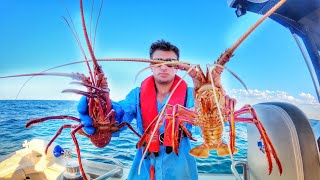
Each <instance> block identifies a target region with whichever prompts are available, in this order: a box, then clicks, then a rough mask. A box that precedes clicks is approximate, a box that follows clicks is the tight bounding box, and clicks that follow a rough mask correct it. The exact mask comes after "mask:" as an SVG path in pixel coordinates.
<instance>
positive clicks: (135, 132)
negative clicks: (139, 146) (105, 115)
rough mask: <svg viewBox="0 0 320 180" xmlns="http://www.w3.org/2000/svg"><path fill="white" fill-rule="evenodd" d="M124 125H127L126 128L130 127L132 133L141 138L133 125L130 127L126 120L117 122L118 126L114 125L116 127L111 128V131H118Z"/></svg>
mask: <svg viewBox="0 0 320 180" xmlns="http://www.w3.org/2000/svg"><path fill="white" fill-rule="evenodd" d="M124 126H128V128H129V129H131V131H132V132H133V133H134V134H136V135H137V136H138V137H139V138H141V135H140V134H139V133H138V132H137V131H136V130H134V129H133V127H132V126H131V125H130V124H129V123H127V122H124V123H121V124H119V125H118V126H116V128H114V129H111V131H112V133H114V132H117V131H119V130H120V129H121V128H123V127H124Z"/></svg>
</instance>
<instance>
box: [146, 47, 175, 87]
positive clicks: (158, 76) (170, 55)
mask: <svg viewBox="0 0 320 180" xmlns="http://www.w3.org/2000/svg"><path fill="white" fill-rule="evenodd" d="M152 59H162V60H168V59H178V57H177V55H176V54H175V53H174V52H173V51H162V50H156V51H155V52H154V53H153V55H152ZM151 71H152V72H153V76H154V79H155V81H156V82H157V83H159V84H168V83H171V82H173V80H174V77H175V75H176V73H177V71H178V70H177V69H175V68H174V67H169V66H167V65H162V66H156V67H151Z"/></svg>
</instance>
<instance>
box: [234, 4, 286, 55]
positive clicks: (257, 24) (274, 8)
mask: <svg viewBox="0 0 320 180" xmlns="http://www.w3.org/2000/svg"><path fill="white" fill-rule="evenodd" d="M285 2H286V0H280V2H278V3H277V4H276V5H275V6H274V7H272V8H271V9H270V10H269V11H268V12H267V13H266V14H265V15H263V17H262V18H260V19H259V21H257V22H256V23H255V24H254V25H253V26H252V27H251V28H250V29H249V30H248V31H247V32H246V33H245V34H244V35H243V36H242V37H241V38H240V39H239V40H238V41H237V42H236V43H235V44H234V45H233V46H232V47H231V48H230V51H231V52H232V54H233V52H234V51H235V49H237V47H238V46H239V45H240V44H241V43H242V42H243V41H244V40H245V39H246V38H247V37H248V36H249V35H250V34H251V33H252V31H254V30H255V29H256V28H257V27H258V26H259V25H260V24H261V23H262V22H263V21H264V20H265V19H267V18H268V17H269V16H270V15H271V14H272V13H274V12H275V11H276V10H277V9H278V8H279V7H280V6H281V5H282V4H283V3H285Z"/></svg>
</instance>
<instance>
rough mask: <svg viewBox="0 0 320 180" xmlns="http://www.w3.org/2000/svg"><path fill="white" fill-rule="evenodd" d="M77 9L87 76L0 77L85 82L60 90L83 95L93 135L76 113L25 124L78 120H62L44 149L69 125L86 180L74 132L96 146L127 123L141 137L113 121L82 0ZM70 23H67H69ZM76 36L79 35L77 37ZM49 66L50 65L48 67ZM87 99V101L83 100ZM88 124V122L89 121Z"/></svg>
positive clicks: (60, 74)
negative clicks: (85, 47) (84, 44)
mask: <svg viewBox="0 0 320 180" xmlns="http://www.w3.org/2000/svg"><path fill="white" fill-rule="evenodd" d="M80 12H81V20H82V27H83V31H84V36H85V40H86V44H87V46H88V50H89V53H90V56H91V58H92V62H93V72H92V71H91V68H90V65H89V60H88V59H87V57H86V55H85V53H84V51H83V48H82V46H81V43H80V42H78V43H79V45H80V48H81V50H82V52H83V55H84V58H85V62H86V63H87V66H88V70H89V74H90V77H86V76H85V75H84V74H80V73H48V72H42V73H33V74H22V75H14V76H6V77H0V78H10V77H21V76H32V77H33V76H40V75H50V76H64V77H71V78H72V79H74V80H77V81H80V82H73V84H79V85H82V86H85V87H86V88H87V91H86V92H85V91H80V90H75V89H66V90H64V91H63V92H69V93H76V94H80V95H83V96H85V97H86V98H87V100H88V101H87V102H88V104H87V105H85V106H88V108H87V109H86V108H84V109H83V110H82V111H83V113H88V114H89V116H90V117H91V118H92V120H93V122H92V126H93V128H94V130H95V132H94V133H93V134H92V135H88V134H86V133H85V132H84V130H83V128H84V127H85V126H86V124H85V123H82V122H81V120H80V119H79V118H77V117H73V116H66V115H59V116H49V117H43V118H36V119H31V120H30V121H29V122H27V124H26V128H30V127H31V126H33V125H35V124H38V123H42V122H45V121H48V120H62V119H68V120H73V121H76V122H78V123H77V124H65V125H63V126H61V127H60V128H59V130H58V131H57V133H56V134H55V136H54V137H53V138H52V139H51V140H50V142H49V143H48V145H47V147H46V150H45V153H47V150H48V148H49V146H50V145H51V144H52V142H53V141H54V140H55V139H56V138H57V137H58V136H59V135H60V133H61V132H62V130H63V129H65V128H72V129H73V130H72V131H71V137H72V139H73V141H74V144H75V146H76V152H77V156H78V162H79V166H80V172H81V174H82V176H83V178H84V179H85V180H87V179H88V177H87V176H86V174H85V171H84V168H83V166H82V162H81V154H80V148H79V145H78V141H77V138H76V136H75V134H76V133H79V134H81V135H83V136H86V137H88V138H89V139H90V141H91V142H92V144H94V145H95V146H96V147H99V148H102V147H105V146H106V145H108V144H109V142H110V140H111V137H112V133H114V132H116V131H118V130H120V129H121V128H122V127H124V126H128V127H129V128H130V129H131V130H132V131H133V132H134V133H135V134H136V135H137V136H139V137H140V135H139V134H138V133H137V132H136V131H135V130H134V129H133V128H132V126H131V125H130V124H128V123H121V124H119V123H118V122H117V121H115V115H116V114H115V111H114V110H113V109H112V103H111V100H110V97H109V96H110V89H109V87H108V83H107V78H106V77H105V74H104V72H103V70H102V68H101V66H100V65H99V64H98V61H97V59H96V57H95V54H94V51H93V47H92V44H91V42H90V40H89V37H88V33H87V29H86V24H85V19H84V12H83V3H82V0H80ZM68 25H69V23H68ZM77 39H79V38H78V37H77ZM51 69H52V68H51ZM85 102H86V101H85ZM89 124H91V123H89Z"/></svg>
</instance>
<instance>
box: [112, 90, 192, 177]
mask: <svg viewBox="0 0 320 180" xmlns="http://www.w3.org/2000/svg"><path fill="white" fill-rule="evenodd" d="M166 101H167V98H166V99H165V101H164V103H163V104H160V103H157V109H158V113H159V112H160V110H161V108H162V106H163V105H164V104H165V102H166ZM117 104H118V105H120V106H121V107H122V109H123V110H124V111H125V114H124V116H123V119H122V122H128V123H131V122H132V120H133V119H136V121H137V129H138V132H139V134H143V132H144V129H143V123H142V118H141V117H142V116H141V108H140V88H139V87H137V88H135V89H133V90H132V91H131V92H130V93H129V94H128V95H127V96H126V98H125V99H124V100H122V101H120V102H118V103H117ZM193 106H194V101H193V89H192V88H188V90H187V101H186V107H187V108H191V107H193ZM185 125H186V128H187V129H188V130H189V131H191V128H192V125H190V124H186V123H185ZM163 130H164V128H163V127H162V128H160V133H163ZM190 149H191V146H190V140H189V138H187V137H183V138H182V140H181V142H180V147H179V150H178V152H179V156H177V155H176V154H175V153H174V152H171V153H169V154H167V153H166V151H165V150H166V147H165V146H162V145H161V146H160V151H159V156H157V157H155V156H154V155H153V154H152V155H151V156H148V157H147V158H145V159H144V160H143V163H142V166H141V171H140V175H139V174H138V168H139V163H140V160H141V158H142V153H143V148H141V149H139V150H137V153H136V155H135V157H134V160H133V164H132V167H131V169H130V172H129V176H128V180H137V179H139V180H144V179H149V178H150V166H151V165H154V168H155V179H156V180H165V179H166V180H167V179H170V180H180V179H181V180H197V179H198V170H197V166H196V160H195V158H194V157H193V156H191V155H189V151H190Z"/></svg>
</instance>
